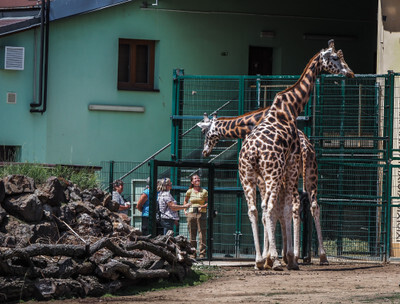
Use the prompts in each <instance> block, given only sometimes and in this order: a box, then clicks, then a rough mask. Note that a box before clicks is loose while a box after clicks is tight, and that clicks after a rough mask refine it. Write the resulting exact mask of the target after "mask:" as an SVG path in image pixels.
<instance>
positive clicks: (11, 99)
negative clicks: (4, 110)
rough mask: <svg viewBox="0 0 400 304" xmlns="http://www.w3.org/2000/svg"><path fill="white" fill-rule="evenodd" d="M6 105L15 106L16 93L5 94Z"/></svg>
mask: <svg viewBox="0 0 400 304" xmlns="http://www.w3.org/2000/svg"><path fill="white" fill-rule="evenodd" d="M7 103H11V104H16V103H17V93H11V92H9V93H7Z"/></svg>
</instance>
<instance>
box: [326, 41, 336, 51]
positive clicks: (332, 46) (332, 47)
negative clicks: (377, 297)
mask: <svg viewBox="0 0 400 304" xmlns="http://www.w3.org/2000/svg"><path fill="white" fill-rule="evenodd" d="M328 47H329V48H331V49H332V50H333V51H335V40H333V39H331V40H329V41H328Z"/></svg>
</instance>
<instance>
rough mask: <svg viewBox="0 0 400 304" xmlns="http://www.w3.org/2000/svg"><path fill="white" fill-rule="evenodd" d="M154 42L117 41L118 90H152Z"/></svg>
mask: <svg viewBox="0 0 400 304" xmlns="http://www.w3.org/2000/svg"><path fill="white" fill-rule="evenodd" d="M154 53H155V41H154V40H135V39H119V48H118V89H119V90H141V91H157V90H155V89H154Z"/></svg>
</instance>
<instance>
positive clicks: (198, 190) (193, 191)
mask: <svg viewBox="0 0 400 304" xmlns="http://www.w3.org/2000/svg"><path fill="white" fill-rule="evenodd" d="M200 183H201V181H200V176H199V175H197V174H195V175H192V177H191V178H190V187H189V190H187V191H186V194H185V202H184V204H188V203H190V204H191V207H190V208H189V209H188V210H185V214H186V216H187V224H188V230H189V238H190V244H191V245H192V247H194V248H197V241H196V238H197V232H198V233H199V243H200V248H199V253H200V254H199V258H205V256H206V230H207V206H208V191H207V190H206V189H203V188H202V187H201V186H200ZM194 258H196V254H194Z"/></svg>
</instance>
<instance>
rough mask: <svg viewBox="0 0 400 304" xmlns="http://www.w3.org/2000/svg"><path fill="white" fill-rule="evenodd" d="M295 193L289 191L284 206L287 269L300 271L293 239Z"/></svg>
mask: <svg viewBox="0 0 400 304" xmlns="http://www.w3.org/2000/svg"><path fill="white" fill-rule="evenodd" d="M292 202H293V193H292V191H290V190H289V191H288V192H287V193H286V196H285V206H284V209H283V210H284V211H283V214H284V220H285V224H286V244H287V245H286V246H287V253H286V256H287V260H288V263H287V266H286V267H287V269H289V270H299V265H298V264H297V260H296V259H295V256H294V252H293V243H292V241H293V239H292V216H293V204H292Z"/></svg>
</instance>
